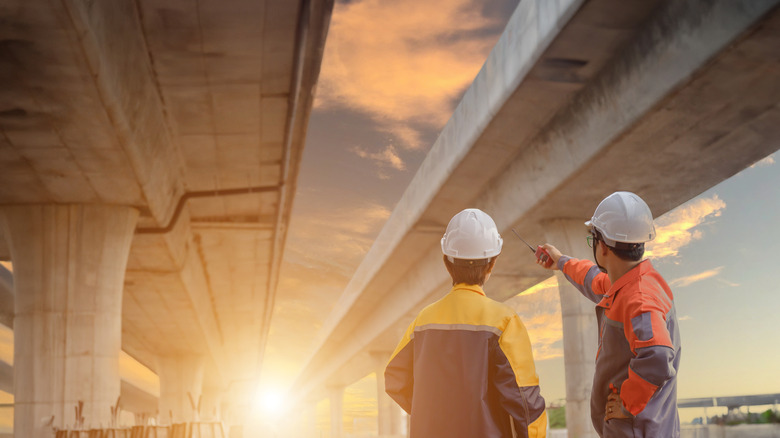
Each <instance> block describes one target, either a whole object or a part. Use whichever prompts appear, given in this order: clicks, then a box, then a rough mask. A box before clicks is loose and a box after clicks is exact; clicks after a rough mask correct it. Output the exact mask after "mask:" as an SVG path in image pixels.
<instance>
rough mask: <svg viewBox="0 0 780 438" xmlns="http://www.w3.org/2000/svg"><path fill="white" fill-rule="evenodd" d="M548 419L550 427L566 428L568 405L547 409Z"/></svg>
mask: <svg viewBox="0 0 780 438" xmlns="http://www.w3.org/2000/svg"><path fill="white" fill-rule="evenodd" d="M547 421H548V422H549V423H550V429H566V406H561V407H559V408H548V409H547Z"/></svg>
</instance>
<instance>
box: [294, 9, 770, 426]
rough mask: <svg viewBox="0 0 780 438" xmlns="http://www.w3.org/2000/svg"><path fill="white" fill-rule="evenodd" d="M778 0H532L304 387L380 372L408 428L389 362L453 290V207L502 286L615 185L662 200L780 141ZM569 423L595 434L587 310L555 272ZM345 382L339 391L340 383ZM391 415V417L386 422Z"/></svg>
mask: <svg viewBox="0 0 780 438" xmlns="http://www.w3.org/2000/svg"><path fill="white" fill-rule="evenodd" d="M777 5H778V1H774V0H769V1H728V0H716V1H688V2H674V1H655V0H653V1H643V2H625V1H621V0H590V1H579V0H559V1H548V0H524V1H521V2H520V3H519V6H518V7H517V10H516V11H515V12H514V14H513V15H512V17H511V19H510V21H509V24H508V25H507V27H506V29H505V31H504V33H503V35H502V36H501V38H500V40H499V42H498V44H497V45H496V47H495V48H494V49H493V51H492V53H491V54H490V56H489V57H488V59H487V61H486V62H485V64H484V66H483V68H482V70H481V71H480V72H479V74H478V75H477V77H476V79H475V80H474V82H473V83H472V85H471V86H470V88H469V89H468V90H467V91H466V92H465V95H464V96H463V98H462V100H461V102H460V104H459V105H458V107H457V109H456V110H455V112H454V114H453V115H452V117H451V119H450V120H449V122H448V123H447V125H446V126H445V128H444V129H443V131H442V132H441V134H440V135H439V137H438V139H437V140H436V142H435V144H434V145H433V147H432V149H431V150H430V152H429V154H428V156H427V157H426V159H425V161H424V162H423V164H422V165H421V167H420V169H419V170H418V172H417V174H416V175H415V177H414V179H413V181H412V182H411V184H410V185H409V187H408V188H407V190H406V192H405V193H404V195H403V197H402V198H401V200H400V201H399V202H398V204H397V205H396V207H395V210H394V211H393V213H392V215H391V216H390V218H389V220H388V221H387V223H386V225H385V226H384V228H383V229H382V231H381V232H380V234H379V236H378V238H377V239H376V241H375V242H374V244H373V246H372V247H371V249H370V250H369V252H368V253H367V255H366V257H365V259H364V260H363V262H362V263H361V265H360V266H359V268H358V269H357V271H356V273H355V274H354V276H353V278H352V279H351V281H350V282H349V284H348V286H347V287H346V289H345V291H344V293H343V295H342V296H341V298H340V300H339V302H338V303H337V305H336V307H335V310H334V311H333V312H332V313H331V314H330V316H329V318H328V320H327V321H326V323H325V325H324V327H323V329H322V332H321V334H320V336H319V339H318V342H317V343H316V345H315V348H314V349H313V350H312V352H311V355H310V356H309V359H308V361H307V363H306V365H305V367H304V370H303V372H302V373H301V374H300V376H299V378H298V379H297V383H296V390H297V391H298V394H299V396H300V397H301V398H306V397H309V398H311V399H320V398H322V397H325V396H327V394H328V391H330V394H331V395H332V396H333V397H334V398H333V399H332V400H333V401H334V402H332V403H331V405H332V407H333V406H335V408H336V409H338V406H339V405H338V400H339V392H338V391H339V388H343V387H344V386H345V385H348V384H351V383H353V382H355V381H357V380H358V379H360V378H362V377H364V376H366V375H368V374H370V373H371V372H374V371H376V372H377V374H378V379H377V380H378V393H379V394H380V396H379V397H380V400H379V413H380V422H379V424H380V435H383V434H387V435H389V434H393V433H397V431H398V421H396V420H397V414H394V413H393V407H392V402H390V401H389V400H388V399H387V398H386V397H384V396H383V392H384V391H383V388H382V382H381V380H382V378H381V372H382V369H383V367H384V364H385V363H386V361H387V359H388V358H389V355H390V353H391V352H392V351H393V349H394V348H395V346H396V343H397V342H398V340H399V339H400V337H401V334H402V333H403V331H404V329H405V328H406V326H407V325H408V324H409V323H410V322H411V320H412V319H413V317H414V316H415V315H416V313H417V312H418V311H419V310H420V309H421V308H422V307H423V306H425V305H427V304H429V303H431V302H432V301H434V300H436V299H438V298H439V297H441V296H443V294H445V293H446V292H447V291H448V290H449V277H448V274H447V272H446V270H445V269H444V267H443V264H442V259H441V257H442V256H441V249H440V246H439V240H440V238H441V236H442V234H443V231H444V229H445V227H446V225H447V222H448V221H449V219H450V218H451V217H452V215H453V214H455V213H456V212H458V211H460V210H461V209H463V208H466V207H477V208H480V209H483V210H484V211H486V212H488V213H489V214H490V215H491V216H492V217H493V218H494V219H495V221H496V223H497V224H498V226H499V231H500V232H501V233H502V235H504V236H505V245H504V251H503V254H502V255H501V256H500V259H499V262H498V264H497V267H496V270H495V271H494V273H493V275H492V277H491V280H490V283H489V285H488V287H487V291H488V294H489V295H491V296H492V297H493V298H495V299H497V300H500V301H503V300H506V299H508V298H510V297H513V296H515V295H517V294H518V293H520V292H522V291H524V290H526V289H528V288H530V287H531V286H533V285H535V284H538V283H539V282H541V281H543V280H545V279H546V278H548V277H549V276H550V273H549V271H544V270H542V269H540V268H539V267H538V266H536V265H535V264H534V260H533V256H532V255H531V254H530V253H529V251H528V249H527V248H526V247H525V246H524V245H521V244H519V243H518V244H517V245H513V244H511V243H509V242H510V239H513V238H514V237H512V236H510V234H511V232H510V229H512V228H515V229H516V230H518V232H519V233H520V234H521V235H522V236H524V237H525V238H526V240H529V241H531V242H544V241H553V242H556V243H559V244H560V246H561V247H562V249H563V250H565V251H566V252H567V253H569V254H572V255H574V256H580V257H582V258H587V257H590V253H589V250H588V248H587V247H586V246H585V242H584V235H585V229H584V227H583V221H584V220H585V219H587V218H589V217H590V215H591V214H592V212H593V209H594V208H595V206H596V205H597V204H598V202H599V201H600V200H601V199H602V198H603V197H604V196H606V195H607V194H609V193H611V192H613V191H615V190H618V189H620V190H629V191H633V192H636V193H639V194H641V196H642V197H643V198H644V199H645V200H646V201H647V202H648V204H649V205H650V207H651V209H652V211H653V213H654V214H655V215H662V214H664V213H665V212H667V211H669V210H671V209H673V208H675V207H676V206H678V205H680V204H682V203H684V202H685V201H687V200H690V199H692V198H693V197H695V196H696V195H698V194H700V193H702V192H703V191H705V190H706V189H708V188H710V187H712V186H713V185H715V184H718V183H719V182H721V181H723V180H725V179H727V178H728V177H730V176H732V175H734V174H735V173H737V172H739V171H740V170H742V169H744V168H745V167H747V166H750V165H751V164H753V163H754V162H756V161H757V160H760V159H762V158H764V157H766V156H767V155H769V154H771V153H772V152H774V151H776V150H777V149H778V148H779V147H780V141H778V139H780V106H779V105H778V102H780V86H779V84H780V69H778V67H779V66H780V64H778V61H780V52H778V50H777V47H780V9H778V7H777ZM560 295H561V308H562V312H563V330H564V356H565V359H564V360H565V364H566V388H567V424H568V425H569V433H570V434H573V435H574V436H590V435H589V434H593V433H594V432H592V430H591V429H592V428H591V427H590V421H589V419H588V411H589V408H588V399H589V386H590V381H591V376H592V372H593V368H592V366H593V365H592V364H593V355H594V354H595V350H596V345H595V343H596V328H595V319H594V318H593V313H592V312H593V311H592V308H590V307H589V306H588V305H587V303H585V302H584V301H585V300H580V299H579V297H578V294H577V293H576V292H575V291H573V290H572V289H570V288H569V287H568V286H561V287H560ZM334 388H335V389H334ZM383 418H385V419H387V418H390V419H391V420H383Z"/></svg>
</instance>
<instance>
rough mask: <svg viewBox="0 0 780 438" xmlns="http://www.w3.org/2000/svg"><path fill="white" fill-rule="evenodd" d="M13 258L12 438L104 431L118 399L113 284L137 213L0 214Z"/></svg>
mask: <svg viewBox="0 0 780 438" xmlns="http://www.w3.org/2000/svg"><path fill="white" fill-rule="evenodd" d="M0 218H1V219H0V220H1V221H2V224H3V227H4V231H5V235H6V236H7V238H8V240H9V246H10V249H11V254H12V257H13V260H14V283H15V285H14V287H15V295H16V300H15V312H16V317H15V320H14V345H15V351H14V384H15V400H14V404H15V409H14V433H15V436H18V437H30V438H44V437H46V438H48V437H50V436H51V427H58V428H62V427H64V426H65V425H68V424H70V425H72V424H74V422H75V421H76V420H75V412H74V408H75V407H76V406H77V405H78V403H79V402H83V403H84V408H83V411H82V413H81V415H82V416H83V418H84V424H85V425H94V426H98V425H101V424H102V425H108V424H110V422H111V407H112V406H114V405H115V404H116V402H117V397H118V396H119V351H120V344H121V335H122V330H121V323H122V286H123V282H124V275H125V266H126V263H127V258H128V254H129V251H130V241H131V238H132V234H133V229H134V228H135V224H136V220H137V218H138V211H136V210H135V209H132V208H128V207H115V206H96V205H29V206H15V207H3V208H2V210H0Z"/></svg>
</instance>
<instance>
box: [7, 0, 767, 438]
mask: <svg viewBox="0 0 780 438" xmlns="http://www.w3.org/2000/svg"><path fill="white" fill-rule="evenodd" d="M517 4H518V0H426V1H420V0H393V1H387V0H336V4H335V7H334V11H333V16H332V20H331V25H330V30H329V33H328V37H327V40H326V45H325V55H324V58H323V64H322V71H321V74H320V79H319V83H318V85H317V89H316V100H315V104H314V109H313V111H312V114H311V118H310V123H309V128H308V136H307V142H306V146H305V149H304V154H303V161H302V163H301V168H300V173H299V178H298V182H297V186H298V189H297V193H296V195H295V199H294V204H293V212H292V218H291V223H290V227H289V231H288V236H287V241H286V246H285V253H284V258H283V261H282V265H281V272H280V278H279V285H278V289H277V295H276V302H275V311H274V316H273V321H272V325H271V328H270V333H269V340H268V344H267V347H266V351H265V360H264V368H263V385H265V386H266V387H268V388H274V389H277V390H281V391H284V390H285V389H287V388H288V387H289V386H290V385H292V383H293V381H294V379H295V378H296V376H297V375H298V373H299V372H300V371H301V368H302V366H303V364H304V361H305V360H306V359H307V358H308V355H309V354H310V353H311V349H312V347H313V346H312V342H313V341H314V340H315V338H316V337H317V333H318V330H319V329H320V328H321V327H322V324H323V322H324V321H325V320H326V318H327V316H328V314H329V312H330V311H331V310H332V308H333V306H334V304H335V303H336V302H337V300H338V298H339V296H340V295H341V294H342V292H343V291H344V289H345V287H346V285H347V283H348V282H349V280H350V278H351V276H352V274H353V273H354V272H355V270H356V269H357V267H358V265H359V264H360V263H361V261H362V259H363V257H364V256H365V254H366V253H367V251H368V250H369V248H370V247H371V245H372V243H373V241H374V239H375V237H376V236H377V234H378V233H379V231H380V230H381V229H382V227H383V225H384V224H385V222H386V220H387V219H388V217H389V216H390V214H391V212H392V211H393V209H394V208H395V205H396V203H397V202H398V200H399V199H400V198H401V196H402V194H403V193H404V190H405V189H406V187H407V186H408V184H409V182H410V181H411V179H412V177H413V176H414V175H415V172H416V171H417V168H418V167H419V165H420V163H421V162H422V161H423V159H424V158H425V156H426V154H427V152H428V150H429V149H430V148H431V146H432V145H433V143H434V141H435V140H436V138H437V136H438V134H439V132H440V131H441V129H442V128H443V127H444V125H445V123H446V122H447V120H448V119H449V117H450V116H451V114H452V112H453V110H454V109H455V107H456V105H457V104H458V102H459V100H460V97H461V95H462V94H463V92H464V91H465V90H466V89H467V88H468V86H469V85H470V84H471V82H472V80H473V79H474V77H475V76H476V74H477V72H478V71H479V70H480V68H481V67H482V64H483V63H484V62H485V60H486V58H487V56H488V54H489V52H490V50H491V48H492V47H493V45H494V44H495V43H496V41H497V40H498V37H499V36H500V34H501V32H502V31H503V29H504V26H505V24H506V22H507V21H508V19H509V16H510V15H511V13H512V12H513V11H514V9H515V7H516V5H517ZM777 141H778V143H780V139H777ZM778 148H780V144H778V145H777V146H776V147H775V149H778ZM619 189H620V187H615V190H619ZM604 195H605V196H606V195H608V193H605V194H604ZM640 195H641V193H640ZM593 207H594V209H595V207H596V206H595V205H594V206H593ZM488 213H491V212H488ZM587 219H588V218H586V217H583V218H582V220H583V221H585V220H587ZM656 229H657V231H658V237H657V238H656V240H655V241H654V242H653V243H652V244H650V245H649V247H648V250H649V251H648V256H649V257H650V258H651V259H652V260H653V264H654V266H655V267H656V269H657V270H658V271H660V273H661V274H662V275H663V276H664V277H665V278H666V279H667V281H668V282H669V284H670V285H671V286H672V290H673V292H674V295H675V302H676V307H677V314H678V316H679V319H680V330H681V336H682V346H683V348H682V351H683V353H682V354H683V357H682V364H681V370H680V375H679V391H678V396H679V398H692V397H716V396H727V395H750V394H765V393H780V378H778V370H780V348H777V346H776V343H777V341H776V339H777V335H776V333H777V331H778V316H777V315H778V312H780V287H778V281H777V279H775V278H774V274H775V273H776V272H777V270H778V268H777V267H778V265H779V263H778V261H777V260H776V259H775V258H774V257H775V255H776V253H777V251H778V249H779V248H780V153H775V154H773V155H771V156H769V157H766V158H765V159H763V160H762V161H760V162H758V163H756V164H755V165H753V166H752V167H749V168H747V169H745V170H743V171H742V172H741V173H739V174H737V175H736V176H734V177H732V178H730V179H728V180H727V181H724V182H723V183H721V184H719V185H717V186H715V187H712V188H711V189H709V190H708V191H706V192H704V193H702V194H701V195H699V196H698V197H696V198H694V199H692V200H691V201H689V202H687V203H685V204H683V205H681V206H679V207H678V208H676V209H674V210H672V211H670V212H669V213H667V214H665V215H664V216H662V217H659V218H657V220H656ZM443 232H444V230H442V233H443ZM585 235H586V230H585V227H584V226H583V239H584V237H585ZM505 242H506V243H505V244H518V243H517V242H516V241H515V240H509V239H506V240H505ZM509 242H511V243H509ZM540 243H541V242H540ZM550 243H552V244H556V242H550ZM502 262H508V261H502ZM9 267H10V266H9ZM540 269H541V268H540ZM556 286H557V283H556V282H555V279H554V278H552V279H550V280H548V281H546V282H544V283H542V284H540V285H537V286H536V287H534V288H532V289H530V290H528V291H525V292H524V293H522V294H520V295H518V296H516V297H514V298H512V299H510V300H508V301H507V303H508V304H509V305H511V306H512V307H513V308H514V309H515V310H516V311H517V312H518V314H519V315H520V316H521V318H522V320H523V321H524V323H525V324H526V326H527V328H528V331H529V334H530V336H531V339H532V341H533V346H534V355H535V360H536V366H537V371H538V373H539V376H540V380H541V382H540V384H541V388H542V395H543V396H544V397H545V398H546V399H547V401H548V402H554V403H561V402H563V400H564V399H565V382H564V368H563V342H562V337H563V332H562V328H561V315H560V303H559V300H558V292H557V288H556ZM485 288H486V289H488V290H489V288H490V283H489V282H488V283H487V284H486V286H485ZM288 291H295V293H294V294H292V293H287V292H288ZM293 296H294V297H296V298H295V299H293V298H291V297H293ZM583 299H584V298H583ZM594 317H595V316H594ZM302 320H308V321H309V323H308V325H303V326H302V325H301V321H302ZM12 342H13V336H12V333H11V332H10V331H9V330H0V359H2V360H6V361H9V362H12V360H13V357H12V352H13V348H12ZM122 363H123V365H122V366H123V367H124V368H123V376H125V377H126V378H127V379H130V380H132V381H133V382H134V383H135V384H136V385H138V386H139V387H143V388H144V389H147V390H148V391H149V392H152V393H154V392H155V391H157V392H159V380H158V379H156V376H154V375H153V373H151V372H149V370H147V369H145V368H143V367H141V366H140V365H138V364H133V362H132V360H131V359H129V357H125V356H123V358H122ZM133 379H134V380H133ZM375 379H376V376H374V375H369V376H366V377H365V378H364V379H362V380H361V381H359V382H357V383H356V384H354V385H352V386H350V387H348V388H347V390H346V391H347V392H346V395H345V408H344V412H345V432H348V433H364V434H369V433H372V432H373V433H375V431H376V412H377V407H376V382H375ZM11 400H12V398H11V396H10V395H8V394H5V393H2V392H0V403H8V402H10V401H11ZM316 409H317V417H318V419H319V420H318V421H320V423H321V424H320V427H321V428H322V430H325V431H326V430H328V427H329V426H328V425H327V419H328V417H329V414H328V405H327V401H323V402H322V403H320V404H319V405H317V408H316ZM9 413H10V409H0V432H2V431H3V430H7V428H8V427H9V426H10V421H11V419H10V416H9ZM709 413H710V415H713V414H714V413H715V412H714V411H710V412H709ZM298 414H300V413H298ZM681 414H682V415H683V419H684V420H685V419H690V418H692V417H694V416H700V415H702V414H703V412H701V411H699V410H695V411H694V410H692V411H691V412H690V413H682V412H681ZM277 421H278V418H277ZM4 428H5V429H4Z"/></svg>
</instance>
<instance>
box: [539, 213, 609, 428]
mask: <svg viewBox="0 0 780 438" xmlns="http://www.w3.org/2000/svg"><path fill="white" fill-rule="evenodd" d="M583 222H584V221H583V220H571V219H556V220H552V221H546V222H545V223H544V224H543V226H544V230H545V237H546V238H547V241H548V242H550V243H552V244H553V245H555V247H556V248H558V249H560V250H561V252H562V253H564V254H566V255H569V256H571V257H575V258H578V259H592V258H593V252H592V250H591V249H590V248H588V245H587V243H586V242H585V236H587V228H586V227H585V225H583ZM556 275H557V278H558V291H559V293H560V297H561V315H562V319H563V361H564V367H565V373H566V428H567V429H568V433H569V437H570V438H582V437H596V431H595V429H593V424H592V423H591V420H590V390H591V386H592V385H593V372H594V370H595V364H594V363H595V360H596V349H597V348H598V327H597V325H596V313H595V310H594V309H595V304H594V303H593V302H592V301H590V300H588V299H587V298H585V297H583V296H582V294H580V293H579V291H577V289H575V288H574V286H572V285H571V284H570V283H569V281H568V280H566V278H565V277H564V276H563V274H562V273H561V272H556Z"/></svg>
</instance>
